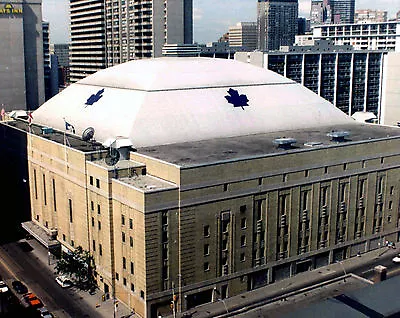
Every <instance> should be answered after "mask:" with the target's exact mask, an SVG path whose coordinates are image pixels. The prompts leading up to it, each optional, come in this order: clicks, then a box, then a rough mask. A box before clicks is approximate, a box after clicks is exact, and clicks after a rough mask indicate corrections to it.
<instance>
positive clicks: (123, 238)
mask: <svg viewBox="0 0 400 318" xmlns="http://www.w3.org/2000/svg"><path fill="white" fill-rule="evenodd" d="M121 237H122V243H125V232H122V233H121Z"/></svg>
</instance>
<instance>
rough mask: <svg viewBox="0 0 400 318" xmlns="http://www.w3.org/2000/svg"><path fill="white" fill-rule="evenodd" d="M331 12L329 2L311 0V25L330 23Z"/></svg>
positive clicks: (325, 0) (326, 0) (327, 0)
mask: <svg viewBox="0 0 400 318" xmlns="http://www.w3.org/2000/svg"><path fill="white" fill-rule="evenodd" d="M331 20H332V12H331V6H330V3H329V0H311V12H310V21H311V25H318V24H326V23H331Z"/></svg>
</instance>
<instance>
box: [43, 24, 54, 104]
mask: <svg viewBox="0 0 400 318" xmlns="http://www.w3.org/2000/svg"><path fill="white" fill-rule="evenodd" d="M42 30H43V31H42V32H43V68H44V96H45V100H48V99H49V98H50V97H52V96H53V95H52V93H51V92H52V88H51V80H50V72H51V61H50V26H49V22H47V21H43V22H42Z"/></svg>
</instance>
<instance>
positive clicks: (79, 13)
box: [70, 0, 193, 82]
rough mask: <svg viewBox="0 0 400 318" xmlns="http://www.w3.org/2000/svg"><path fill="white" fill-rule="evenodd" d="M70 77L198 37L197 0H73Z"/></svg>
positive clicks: (155, 54)
mask: <svg viewBox="0 0 400 318" xmlns="http://www.w3.org/2000/svg"><path fill="white" fill-rule="evenodd" d="M70 7H71V81H72V82H75V81H77V80H78V79H80V78H83V77H85V76H87V75H89V74H92V73H94V72H95V71H97V70H99V69H102V68H105V67H109V66H113V65H116V64H120V63H123V62H126V61H129V60H132V59H134V58H139V59H140V58H147V57H159V56H162V47H163V46H164V44H167V43H168V44H175V43H180V44H182V43H187V44H191V43H192V42H193V20H192V19H193V18H192V15H193V14H192V12H193V1H192V0H166V1H159V0H139V1H137V0H136V1H134V0H129V1H126V0H105V1H104V0H71V2H70Z"/></svg>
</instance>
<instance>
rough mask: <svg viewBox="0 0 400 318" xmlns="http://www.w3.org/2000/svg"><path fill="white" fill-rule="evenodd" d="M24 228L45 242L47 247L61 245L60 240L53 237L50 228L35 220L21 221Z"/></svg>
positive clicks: (42, 242)
mask: <svg viewBox="0 0 400 318" xmlns="http://www.w3.org/2000/svg"><path fill="white" fill-rule="evenodd" d="M21 226H22V228H23V229H24V230H25V231H27V232H28V233H29V234H31V235H32V236H33V237H34V238H35V239H36V240H38V241H39V242H40V243H41V244H43V245H44V246H45V247H46V248H48V249H51V248H56V247H58V246H60V242H59V241H57V240H55V239H53V238H52V237H51V233H50V230H46V229H44V228H43V227H41V226H39V225H38V224H36V223H35V222H33V221H27V222H22V223H21Z"/></svg>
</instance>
